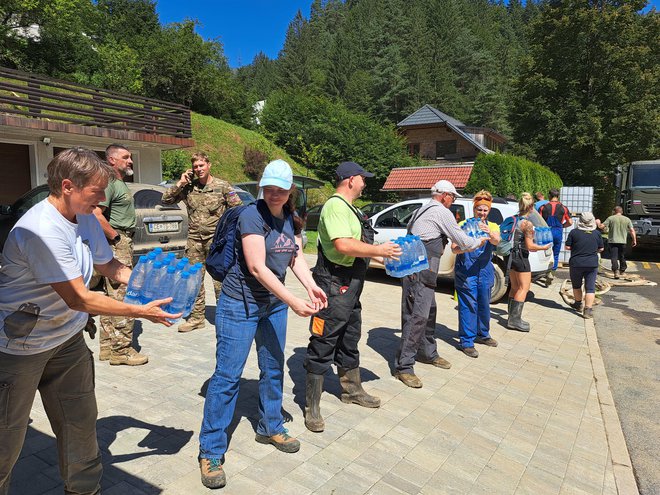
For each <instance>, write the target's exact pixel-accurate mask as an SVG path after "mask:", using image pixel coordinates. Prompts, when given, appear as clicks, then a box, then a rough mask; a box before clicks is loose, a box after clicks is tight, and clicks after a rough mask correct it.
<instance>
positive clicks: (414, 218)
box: [406, 204, 444, 235]
mask: <svg viewBox="0 0 660 495" xmlns="http://www.w3.org/2000/svg"><path fill="white" fill-rule="evenodd" d="M434 206H438V205H435V204H431V205H430V206H429V207H428V208H426V209H425V210H424V211H421V210H422V208H424V206H422V207H420V208H418V209H417V211H416V212H415V215H414V216H413V218H412V220H410V222H408V226H407V227H406V232H407V233H408V234H411V233H412V228H413V225H415V222H416V221H417V220H419V217H421V216H422V215H424V213H426V212H427V211H429V210H430V209H431V208H433V207H434ZM443 235H444V234H443Z"/></svg>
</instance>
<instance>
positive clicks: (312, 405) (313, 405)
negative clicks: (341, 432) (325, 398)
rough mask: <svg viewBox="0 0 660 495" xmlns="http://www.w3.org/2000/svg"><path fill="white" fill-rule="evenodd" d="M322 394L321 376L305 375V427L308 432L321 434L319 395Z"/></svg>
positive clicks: (323, 425)
mask: <svg viewBox="0 0 660 495" xmlns="http://www.w3.org/2000/svg"><path fill="white" fill-rule="evenodd" d="M322 393H323V375H315V374H314V373H307V381H306V382H305V426H306V427H307V429H308V430H309V431H313V432H317V433H318V432H321V431H323V429H324V428H325V422H324V421H323V416H321V394H322Z"/></svg>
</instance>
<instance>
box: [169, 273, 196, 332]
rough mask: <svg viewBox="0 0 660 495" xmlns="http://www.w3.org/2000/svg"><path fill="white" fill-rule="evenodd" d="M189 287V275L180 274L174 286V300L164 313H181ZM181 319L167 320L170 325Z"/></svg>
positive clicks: (184, 306)
mask: <svg viewBox="0 0 660 495" xmlns="http://www.w3.org/2000/svg"><path fill="white" fill-rule="evenodd" d="M189 286H190V273H189V272H181V274H180V276H179V278H178V280H177V281H176V283H175V284H174V299H172V301H171V302H170V303H169V304H168V305H167V307H166V308H165V311H167V312H168V313H183V312H184V310H185V309H186V303H187V301H188V291H189V290H190V289H189ZM180 319H181V318H168V320H167V321H169V322H170V323H176V322H177V321H179V320H180Z"/></svg>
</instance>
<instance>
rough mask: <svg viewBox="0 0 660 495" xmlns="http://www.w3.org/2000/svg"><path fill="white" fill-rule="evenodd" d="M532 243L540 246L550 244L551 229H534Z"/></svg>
mask: <svg viewBox="0 0 660 495" xmlns="http://www.w3.org/2000/svg"><path fill="white" fill-rule="evenodd" d="M534 243H535V244H538V245H540V246H545V245H546V244H550V243H552V229H551V228H550V227H534Z"/></svg>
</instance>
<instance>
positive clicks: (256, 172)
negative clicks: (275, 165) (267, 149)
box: [243, 146, 268, 180]
mask: <svg viewBox="0 0 660 495" xmlns="http://www.w3.org/2000/svg"><path fill="white" fill-rule="evenodd" d="M243 160H244V161H245V163H244V164H243V170H245V174H246V175H247V176H248V177H249V178H250V179H253V180H257V179H258V178H259V177H261V174H262V173H263V171H264V168H265V167H266V164H267V163H268V155H267V154H266V153H264V152H263V151H260V150H257V149H254V148H250V147H249V146H246V147H245V148H244V149H243Z"/></svg>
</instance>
